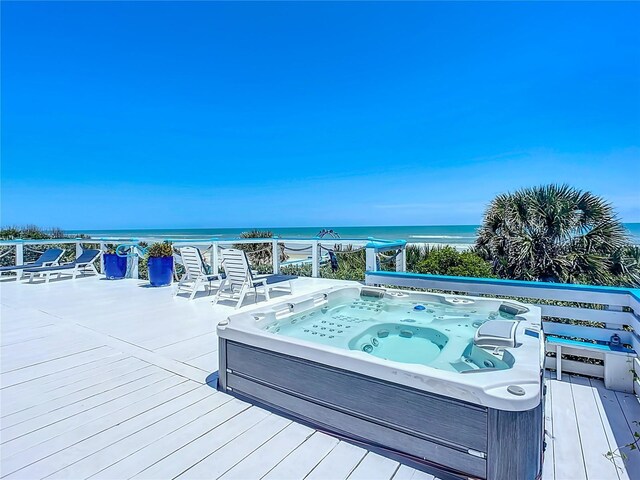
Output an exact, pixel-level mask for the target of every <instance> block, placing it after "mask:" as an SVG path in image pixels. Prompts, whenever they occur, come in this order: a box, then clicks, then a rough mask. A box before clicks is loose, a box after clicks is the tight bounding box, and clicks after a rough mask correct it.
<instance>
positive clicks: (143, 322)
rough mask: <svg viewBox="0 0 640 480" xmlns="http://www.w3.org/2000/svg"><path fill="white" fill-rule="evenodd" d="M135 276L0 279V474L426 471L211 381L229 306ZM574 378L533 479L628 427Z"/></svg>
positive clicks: (565, 474)
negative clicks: (219, 327) (25, 281)
mask: <svg viewBox="0 0 640 480" xmlns="http://www.w3.org/2000/svg"><path fill="white" fill-rule="evenodd" d="M301 282H302V283H304V284H305V285H307V287H303V288H301V289H299V290H297V292H298V293H304V291H305V288H307V289H313V288H317V286H318V285H321V284H322V285H323V286H327V285H328V284H327V283H326V281H325V283H324V284H323V283H322V282H323V281H321V280H317V279H315V280H314V279H302V280H301ZM305 282H306V283H305ZM144 284H145V282H142V281H133V280H123V281H120V282H103V281H100V280H98V279H92V278H87V279H82V280H77V281H75V282H73V281H59V282H58V281H54V282H51V283H50V284H48V285H45V284H40V285H33V284H32V285H19V284H17V283H13V284H7V283H5V282H0V332H1V333H2V335H0V344H2V347H3V348H2V352H1V354H0V359H2V360H5V361H3V362H2V364H1V365H0V416H2V418H1V423H0V428H1V429H2V430H0V434H6V436H5V435H3V436H2V442H3V444H2V452H1V458H2V461H1V462H0V470H1V471H0V475H7V477H8V478H29V479H31V478H41V477H44V476H47V475H51V476H53V477H54V478H84V477H89V478H101V479H114V478H131V477H134V476H135V477H137V478H153V479H157V478H174V477H177V476H179V475H181V476H182V477H183V478H212V477H219V476H225V477H226V478H241V477H244V478H247V477H248V478H255V477H258V476H263V475H264V478H267V479H279V478H282V479H289V478H291V479H293V478H297V479H300V478H310V479H313V478H322V479H324V478H331V479H334V478H338V479H346V478H352V479H356V478H393V479H395V480H410V479H411V480H434V477H433V476H432V475H430V474H427V473H424V472H421V471H418V470H414V469H413V468H411V467H409V466H407V465H401V464H398V463H397V462H396V461H394V460H390V459H387V458H385V457H381V456H379V455H377V454H374V453H371V452H368V451H367V450H366V449H362V448H360V447H357V446H354V445H351V444H349V443H347V442H344V441H340V440H338V439H337V438H334V437H332V436H329V435H326V434H325V433H322V432H319V431H315V430H313V429H309V428H308V427H305V426H302V425H300V424H298V423H293V422H291V421H290V420H288V419H284V418H282V417H279V416H277V415H275V414H272V413H270V412H268V411H266V410H264V409H261V408H258V407H255V406H252V405H250V404H248V403H246V402H243V401H241V400H238V399H235V398H232V397H230V396H228V395H226V394H223V393H220V392H214V391H213V390H211V388H210V387H209V386H206V385H204V383H205V381H206V378H207V377H208V376H209V375H210V373H211V372H213V371H215V370H216V369H217V362H218V355H217V341H216V335H215V325H216V322H217V320H219V319H221V318H225V317H226V316H227V315H228V314H229V313H231V312H233V308H230V307H226V306H221V305H218V306H215V307H214V306H212V305H211V301H210V298H200V299H196V300H194V301H188V300H186V299H183V298H174V297H172V295H171V291H170V290H169V289H148V288H142V287H143V286H144ZM125 297H126V298H127V302H122V298H125ZM253 307H254V305H253V304H248V305H247V308H253ZM88 312H90V314H88ZM5 347H8V348H5ZM85 347H93V349H92V350H88V351H84V352H80V350H82V349H83V348H85ZM65 354H68V355H67V356H65ZM61 355H63V356H61ZM140 366H144V367H142V368H139V367H140ZM13 368H16V369H15V370H12V371H8V369H13ZM143 372H147V373H148V375H141V373H143ZM546 376H547V377H549V375H548V372H547V374H546ZM127 379H128V380H130V381H129V382H124V383H123V381H124V380H127ZM580 382H581V380H577V379H574V380H573V382H572V383H571V382H570V381H568V377H565V381H557V380H552V379H548V397H547V402H546V415H545V424H546V429H547V431H548V433H549V435H548V437H547V444H548V447H547V451H546V454H545V465H544V468H543V478H544V479H554V480H555V479H558V480H564V479H574V478H576V479H580V478H589V479H594V478H596V477H597V476H598V475H599V474H601V473H603V472H605V473H606V474H610V473H611V469H610V466H607V465H606V464H604V463H601V460H602V459H601V458H596V457H597V456H598V455H600V456H601V454H599V453H597V452H600V451H606V450H607V449H609V448H610V447H612V446H614V445H616V446H622V445H624V444H625V443H628V442H629V441H631V440H632V438H633V437H632V431H635V430H637V429H638V427H637V426H635V425H634V424H633V420H636V419H637V417H638V416H639V413H638V412H639V409H640V405H639V404H638V403H637V402H636V400H635V397H632V396H628V395H627V396H625V395H624V394H616V393H613V392H611V391H608V390H606V389H604V385H603V384H602V382H601V381H598V380H593V379H592V380H591V381H590V383H589V385H587V384H584V382H583V383H580ZM198 389H200V390H199V391H198ZM634 402H636V403H634ZM594 420H596V421H594ZM274 452H275V453H274ZM594 452H596V453H594ZM634 454H635V456H634ZM576 460H578V461H576ZM624 465H625V467H626V470H627V472H626V473H625V472H624V471H622V470H618V471H617V473H616V475H617V477H619V480H626V475H627V474H628V476H629V478H631V480H640V453H638V452H629V459H628V460H627V461H625V463H624ZM636 472H638V473H636ZM251 474H255V477H254V476H252V475H251ZM587 474H588V477H587ZM596 480H599V479H598V478H596Z"/></svg>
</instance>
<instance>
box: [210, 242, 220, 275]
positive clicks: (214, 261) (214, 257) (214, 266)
mask: <svg viewBox="0 0 640 480" xmlns="http://www.w3.org/2000/svg"><path fill="white" fill-rule="evenodd" d="M219 268H220V266H219V265H218V242H213V244H212V245H211V273H213V274H214V275H218V272H219V271H220V270H219Z"/></svg>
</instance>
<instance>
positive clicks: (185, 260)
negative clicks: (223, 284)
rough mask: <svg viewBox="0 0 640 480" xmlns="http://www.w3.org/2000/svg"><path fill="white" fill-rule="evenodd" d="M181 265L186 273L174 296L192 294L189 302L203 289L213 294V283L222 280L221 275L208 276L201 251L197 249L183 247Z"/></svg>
mask: <svg viewBox="0 0 640 480" xmlns="http://www.w3.org/2000/svg"><path fill="white" fill-rule="evenodd" d="M180 257H181V263H182V265H183V266H184V269H185V273H184V275H183V276H182V278H181V279H180V281H179V282H178V286H177V288H176V290H175V292H174V296H175V295H178V293H180V292H181V291H188V292H190V295H189V300H193V299H194V297H195V296H196V293H197V292H198V290H199V289H200V288H201V287H203V286H204V287H205V291H207V290H208V291H209V293H210V292H211V287H212V282H214V281H216V280H220V275H211V274H207V273H206V272H205V269H204V262H203V260H202V255H201V254H200V250H198V249H197V248H196V247H182V248H181V249H180Z"/></svg>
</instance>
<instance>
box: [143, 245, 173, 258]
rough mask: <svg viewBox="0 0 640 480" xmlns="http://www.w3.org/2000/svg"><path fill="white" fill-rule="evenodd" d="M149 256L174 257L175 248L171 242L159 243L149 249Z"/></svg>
mask: <svg viewBox="0 0 640 480" xmlns="http://www.w3.org/2000/svg"><path fill="white" fill-rule="evenodd" d="M147 256H148V257H149V258H151V257H172V256H173V246H172V245H171V243H169V242H157V243H154V244H152V245H151V246H150V247H149V248H148V249H147Z"/></svg>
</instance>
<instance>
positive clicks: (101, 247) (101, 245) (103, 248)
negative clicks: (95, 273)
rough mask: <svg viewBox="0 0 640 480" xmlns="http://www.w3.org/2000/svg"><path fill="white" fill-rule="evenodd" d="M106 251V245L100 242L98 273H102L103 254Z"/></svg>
mask: <svg viewBox="0 0 640 480" xmlns="http://www.w3.org/2000/svg"><path fill="white" fill-rule="evenodd" d="M105 250H106V244H105V243H104V242H100V271H101V272H102V273H104V252H105Z"/></svg>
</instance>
